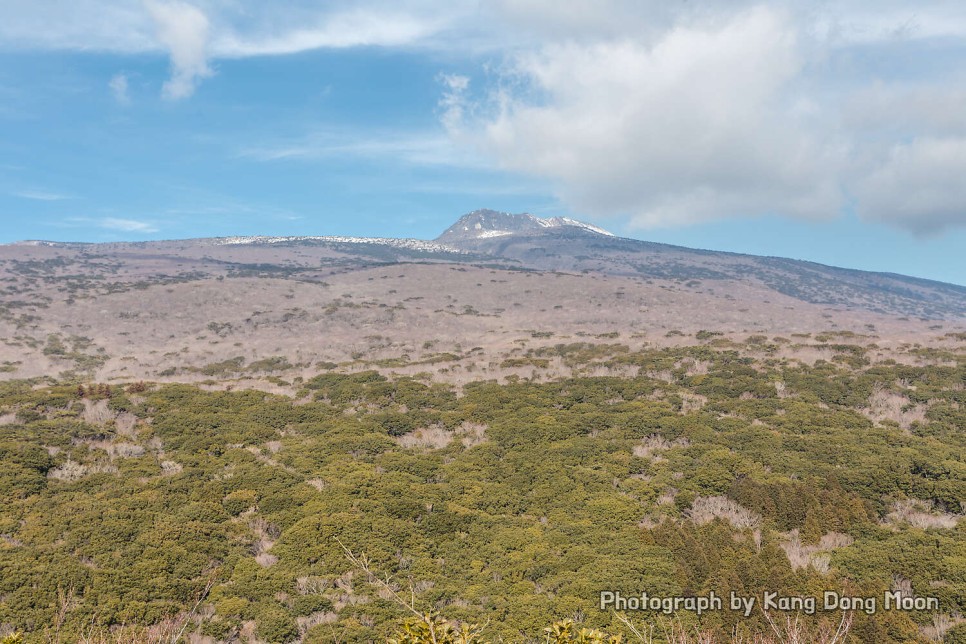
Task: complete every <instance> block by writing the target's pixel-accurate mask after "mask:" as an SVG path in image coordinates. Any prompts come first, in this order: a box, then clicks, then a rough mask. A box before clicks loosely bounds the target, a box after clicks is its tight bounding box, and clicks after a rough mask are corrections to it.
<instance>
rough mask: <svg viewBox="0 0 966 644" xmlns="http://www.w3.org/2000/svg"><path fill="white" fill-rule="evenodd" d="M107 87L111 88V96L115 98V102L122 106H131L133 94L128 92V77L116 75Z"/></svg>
mask: <svg viewBox="0 0 966 644" xmlns="http://www.w3.org/2000/svg"><path fill="white" fill-rule="evenodd" d="M107 86H108V88H110V90H111V94H112V95H113V96H114V100H115V101H117V102H118V103H120V104H121V105H130V104H131V94H130V92H129V91H128V81H127V75H125V74H115V75H114V76H112V77H111V80H110V81H108V83H107Z"/></svg>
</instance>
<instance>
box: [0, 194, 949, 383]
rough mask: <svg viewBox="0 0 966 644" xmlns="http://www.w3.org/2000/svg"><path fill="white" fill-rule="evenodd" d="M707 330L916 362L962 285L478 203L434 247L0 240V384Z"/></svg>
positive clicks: (448, 375)
mask: <svg viewBox="0 0 966 644" xmlns="http://www.w3.org/2000/svg"><path fill="white" fill-rule="evenodd" d="M711 337H715V338H718V340H720V341H721V342H725V343H727V342H732V343H735V344H736V345H737V344H741V343H746V342H747V339H748V338H757V340H756V342H760V341H761V338H765V337H770V338H772V339H773V340H774V342H773V343H772V345H769V346H772V349H771V350H772V351H779V347H780V355H781V356H782V357H783V358H786V359H788V358H793V359H798V360H815V359H822V360H826V361H830V360H833V359H844V358H842V357H841V355H840V354H836V353H835V352H834V351H833V350H832V348H831V347H833V346H839V345H837V344H834V343H833V344H830V345H827V346H826V345H825V344H822V343H817V342H815V341H814V340H809V339H808V338H813V337H814V338H823V340H822V342H823V343H828V342H829V339H830V338H849V340H848V342H861V343H863V345H864V346H865V347H866V349H865V350H866V351H868V352H870V355H871V356H873V357H872V358H870V359H874V360H896V361H904V362H906V363H908V364H919V363H920V362H921V361H922V360H924V359H926V358H925V357H924V354H922V352H921V351H920V348H921V347H929V348H930V350H932V348H933V347H940V348H942V347H945V348H948V347H950V346H953V345H955V344H957V343H960V344H961V342H962V338H964V337H966V288H964V287H962V286H957V285H953V284H944V283H941V282H935V281H930V280H924V279H917V278H913V277H906V276H902V275H893V274H888V273H873V272H866V271H857V270H850V269H843V268H835V267H831V266H823V265H821V264H816V263H813V262H804V261H798V260H792V259H783V258H776V257H757V256H752V255H741V254H735V253H724V252H716V251H708V250H698V249H691V248H683V247H679V246H670V245H667V244H656V243H652V242H647V241H641V240H636V239H627V238H622V237H617V236H614V235H611V234H609V233H608V232H607V231H605V230H602V229H600V228H597V227H595V226H592V225H589V224H584V223H581V222H579V221H576V220H572V219H566V218H552V219H541V218H538V217H534V216H532V215H529V214H510V213H499V212H495V211H491V210H478V211H474V212H471V213H468V214H466V215H464V216H463V217H461V218H460V219H459V220H458V221H457V222H456V223H455V224H454V225H453V226H450V227H449V228H448V229H447V230H446V231H445V232H443V234H441V235H440V236H439V237H438V238H437V239H435V240H431V241H427V240H418V239H392V238H364V237H344V236H299V237H260V236H254V237H223V238H214V239H187V240H169V241H152V242H136V243H135V242H131V243H124V242H116V243H106V244H81V243H63V242H22V243H19V244H9V245H5V246H0V380H3V379H16V378H32V377H44V376H47V375H50V374H61V375H64V376H65V377H67V376H70V377H77V375H78V374H87V376H89V377H97V378H101V379H106V380H109V379H115V378H116V379H130V378H144V379H159V378H169V379H180V380H184V379H191V378H195V379H198V380H202V379H204V378H206V377H209V376H211V375H218V374H224V373H228V374H236V375H237V376H238V377H241V376H242V375H246V374H247V377H253V378H254V377H256V375H257V374H258V373H260V372H262V371H265V372H268V373H272V372H284V373H287V374H288V375H289V376H290V377H295V376H299V375H302V376H304V377H310V376H311V375H312V374H313V373H314V372H316V371H317V365H319V364H326V365H329V364H332V365H340V366H344V367H345V368H347V369H359V368H373V367H378V368H380V369H391V370H402V371H401V372H405V373H411V374H417V373H423V372H431V373H432V375H433V376H434V377H438V378H441V379H444V380H448V381H452V382H464V381H468V380H470V379H471V377H470V376H469V375H468V374H469V373H473V374H474V375H473V376H472V377H473V378H476V377H488V378H502V377H506V376H507V375H508V374H512V375H519V376H521V377H524V376H525V377H554V376H556V375H561V374H565V373H567V370H568V369H570V368H571V367H570V366H568V365H567V364H562V363H560V362H559V361H558V362H554V361H546V360H543V361H542V362H539V364H540V365H544V366H541V367H540V369H541V371H540V372H539V373H536V374H535V373H534V372H532V365H530V363H526V364H527V365H530V366H529V367H527V368H529V369H530V371H528V370H527V368H524V362H526V361H524V362H521V359H522V358H521V352H523V351H524V350H525V351H538V350H548V351H549V350H550V348H552V347H553V346H556V345H557V344H560V343H564V344H567V343H571V344H573V343H577V344H580V343H590V344H594V343H603V344H607V343H608V342H610V343H611V344H613V342H614V340H613V339H615V338H620V340H619V341H618V342H620V343H621V345H622V346H623V345H626V346H630V347H632V348H635V347H636V348H638V349H639V348H641V347H642V346H650V347H656V346H672V345H675V346H676V345H681V346H687V345H688V343H691V344H693V343H695V342H701V341H704V340H706V339H707V338H711ZM543 345H547V346H546V347H544V348H543V349H541V346H543ZM729 346H730V345H729ZM756 346H757V345H756ZM917 347H918V348H917ZM524 348H525V349H524ZM524 355H525V354H524ZM937 355H940V354H937ZM836 356H839V358H836ZM514 365H516V366H514ZM72 374H73V375H72Z"/></svg>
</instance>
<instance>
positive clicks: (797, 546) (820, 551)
mask: <svg viewBox="0 0 966 644" xmlns="http://www.w3.org/2000/svg"><path fill="white" fill-rule="evenodd" d="M852 543H853V539H852V537H850V536H849V535H847V534H842V533H839V532H829V533H828V534H826V535H823V536H822V538H821V540H820V541H819V543H818V544H816V545H812V546H807V545H805V544H803V543H802V539H801V535H800V534H799V532H798V530H797V529H796V530H792V531H791V532H789V533H788V534H786V535H784V538H783V539H782V541H781V547H782V550H784V551H785V555H786V556H787V557H788V561H789V563H791V565H792V568H794V569H796V570H798V569H800V568H808V567H811V568H813V569H814V570H815V571H817V572H819V573H822V574H823V575H824V574H826V573H827V572H828V571H829V564H830V563H831V560H832V559H831V557H830V556H829V554H828V552H829V551H831V550H835V549H836V548H845V547H847V546H850V545H852Z"/></svg>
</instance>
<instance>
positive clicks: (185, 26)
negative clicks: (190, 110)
mask: <svg viewBox="0 0 966 644" xmlns="http://www.w3.org/2000/svg"><path fill="white" fill-rule="evenodd" d="M145 6H146V7H147V9H148V12H149V13H150V15H151V18H152V20H154V24H155V27H156V29H157V38H158V40H159V41H160V42H161V44H163V45H164V46H165V48H167V50H168V51H169V52H170V54H171V78H170V79H169V80H168V81H167V82H165V84H164V88H163V90H162V94H163V95H164V97H165V98H168V99H171V100H178V99H182V98H187V97H188V96H191V95H192V94H193V93H194V91H195V87H196V86H197V84H198V82H199V81H200V80H201V79H203V78H206V77H208V76H211V74H212V71H211V68H210V67H209V66H208V18H207V16H205V14H204V13H203V12H202V11H201V10H200V9H198V8H197V7H195V6H193V5H190V4H188V3H186V2H181V1H180V0H167V1H165V2H160V1H159V0H146V2H145Z"/></svg>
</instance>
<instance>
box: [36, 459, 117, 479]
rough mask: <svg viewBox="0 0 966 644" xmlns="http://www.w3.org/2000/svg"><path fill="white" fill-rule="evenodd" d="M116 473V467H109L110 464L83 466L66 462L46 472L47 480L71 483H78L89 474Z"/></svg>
mask: <svg viewBox="0 0 966 644" xmlns="http://www.w3.org/2000/svg"><path fill="white" fill-rule="evenodd" d="M116 472H117V467H115V466H114V465H111V464H110V463H94V464H90V465H85V464H84V463H78V462H76V461H72V460H68V461H67V462H66V463H64V464H63V465H61V466H60V467H55V468H54V469H52V470H50V471H48V472H47V478H51V479H55V480H58V481H66V482H72V481H79V480H80V479H82V478H84V477H85V476H89V475H91V474H101V473H104V474H114V473H116Z"/></svg>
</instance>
